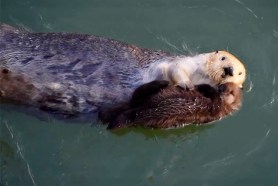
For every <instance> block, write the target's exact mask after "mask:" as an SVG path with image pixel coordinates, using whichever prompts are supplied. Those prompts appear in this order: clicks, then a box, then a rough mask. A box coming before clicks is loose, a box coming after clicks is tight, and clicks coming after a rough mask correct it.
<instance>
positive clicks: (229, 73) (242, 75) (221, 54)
mask: <svg viewBox="0 0 278 186" xmlns="http://www.w3.org/2000/svg"><path fill="white" fill-rule="evenodd" d="M206 67H207V71H208V75H209V76H210V78H211V79H212V80H213V81H214V82H216V83H218V84H224V83H228V82H231V83H235V84H236V85H238V86H239V87H240V88H242V84H243V83H244V81H245V79H246V70H245V67H244V65H243V64H242V62H240V61H239V59H237V58H236V57H235V56H234V55H232V54H230V53H229V52H226V51H216V52H212V53H209V59H208V61H207V63H206Z"/></svg>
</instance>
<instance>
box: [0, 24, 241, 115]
mask: <svg viewBox="0 0 278 186" xmlns="http://www.w3.org/2000/svg"><path fill="white" fill-rule="evenodd" d="M0 41H1V42H0V81H1V83H0V92H1V94H0V97H1V99H10V100H13V101H15V102H20V103H22V104H27V105H33V106H36V107H40V108H43V109H44V110H54V111H56V112H61V113H69V114H79V113H91V112H96V111H98V110H99V109H100V108H102V107H110V106H113V105H117V104H119V103H121V102H125V101H128V100H129V99H130V96H131V95H132V92H134V90H135V89H136V88H137V87H139V86H140V85H143V84H145V83H148V82H151V81H153V80H167V81H169V82H170V84H171V85H176V86H181V87H183V88H192V87H193V85H196V84H209V85H211V86H217V85H218V84H223V83H226V82H233V83H235V84H237V85H238V86H240V87H241V86H242V84H243V83H244V81H245V76H246V72H245V68H244V65H243V64H242V63H241V62H240V61H239V60H238V59H237V58H236V57H235V56H233V55H232V54H230V53H228V52H226V51H216V52H210V53H205V54H199V55H195V56H185V55H179V56H178V55H175V54H170V53H168V52H163V51H159V50H157V51H155V50H149V49H144V48H140V47H137V46H135V45H131V44H127V43H123V42H120V41H116V40H113V39H109V38H103V37H98V36H93V35H86V34H73V33H30V32H27V31H23V30H19V29H16V28H14V27H12V26H8V25H5V24H0ZM5 71H8V73H4V72H5ZM2 72H3V73H2ZM18 79H20V81H18ZM10 84H12V86H9V85H10ZM28 87H31V89H30V90H29V88H28ZM29 92H31V93H29ZM21 94H22V95H24V99H22V97H20V96H18V95H21Z"/></svg>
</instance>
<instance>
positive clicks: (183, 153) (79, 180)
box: [0, 0, 278, 186]
mask: <svg viewBox="0 0 278 186" xmlns="http://www.w3.org/2000/svg"><path fill="white" fill-rule="evenodd" d="M0 9H1V21H2V22H6V23H9V24H13V25H19V26H21V27H24V28H25V29H27V30H33V31H39V32H58V31H67V32H79V33H90V34H95V35H101V36H105V37H110V38H114V39H118V40H122V41H125V42H128V43H133V44H137V45H139V46H142V47H146V48H154V49H161V50H167V51H170V52H174V53H183V54H188V55H192V54H196V53H202V52H208V51H213V50H220V49H226V50H229V51H230V52H231V53H233V54H235V55H236V56H238V57H239V59H241V60H242V61H243V62H244V63H245V64H246V67H247V72H248V80H247V83H246V84H245V86H244V103H243V107H242V109H241V110H240V111H239V112H237V113H236V114H235V115H233V116H231V117H228V118H227V119H224V120H222V121H220V122H216V123H215V124H213V125H209V126H204V127H203V126H202V127H196V126H189V127H186V128H183V129H173V130H146V129H141V128H136V129H135V128H131V129H124V130H121V131H117V132H110V131H107V130H106V129H105V126H102V125H92V123H95V122H92V123H90V122H87V123H85V124H84V123H82V124H81V123H80V124H76V122H70V121H69V120H60V119H56V118H52V117H51V116H49V115H47V114H46V115H44V114H42V113H36V114H35V115H36V117H35V116H33V115H34V110H32V111H30V112H28V110H25V109H23V110H24V112H22V111H21V110H20V109H19V110H18V109H14V107H11V106H7V105H1V106H0V117H1V126H0V129H1V130H0V145H1V146H0V147H1V148H0V160H1V164H0V167H1V170H0V174H1V177H0V185H40V186H41V185H42V186H43V185H47V186H48V185H112V184H113V185H115V184H116V185H160V186H161V185H244V186H245V185H252V186H253V185H268V186H269V185H277V182H278V178H277V172H278V167H277V164H278V158H277V157H278V150H277V148H275V147H276V146H277V140H278V139H277V136H278V126H277V124H276V123H277V119H278V116H277V110H278V96H277V92H278V87H277V83H276V79H277V71H278V69H277V67H278V65H277V64H278V63H277V59H278V53H277V51H278V22H277V19H278V14H277V12H278V2H277V1H276V0H269V1H261V0H234V1H220V0H211V1H205V0H198V1H196V0H187V1H183V0H174V1H170V0H169V1H168V0H163V1H161V0H154V1H148V0H142V1H127V0H117V1H113V2H112V1H108V0H104V1H99V0H84V1H78V2H77V1H74V0H67V1H66V0H60V1H54V0H49V1H47V2H46V1H42V0H24V1H22V0H2V1H1V7H0ZM37 116H40V117H37Z"/></svg>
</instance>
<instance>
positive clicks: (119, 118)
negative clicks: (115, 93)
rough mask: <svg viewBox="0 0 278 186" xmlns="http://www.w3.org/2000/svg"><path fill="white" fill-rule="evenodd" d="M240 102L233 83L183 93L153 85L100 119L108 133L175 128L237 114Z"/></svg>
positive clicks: (237, 91)
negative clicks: (136, 127) (135, 128)
mask: <svg viewBox="0 0 278 186" xmlns="http://www.w3.org/2000/svg"><path fill="white" fill-rule="evenodd" d="M241 102H242V96H241V90H240V88H239V87H238V86H237V85H236V84H234V83H225V84H222V85H219V86H218V88H217V89H216V88H214V87H212V86H210V85H208V84H202V85H198V86H195V88H194V89H193V90H184V89H181V88H180V87H176V86H172V85H169V84H168V83H167V82H165V81H153V82H150V83H147V84H145V85H142V86H140V87H139V88H137V89H136V90H135V92H134V93H133V96H132V99H131V100H130V102H129V103H128V104H123V105H122V106H119V107H116V108H114V109H111V110H104V111H101V112H100V114H99V117H100V119H101V120H102V121H103V122H104V123H108V129H115V128H125V127H130V126H143V127H145V128H175V127H181V126H185V125H189V124H204V123H209V122H213V121H216V120H220V119H222V118H224V117H226V116H228V115H230V114H232V113H233V112H235V111H237V110H238V109H239V108H240V106H241Z"/></svg>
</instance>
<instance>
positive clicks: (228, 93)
mask: <svg viewBox="0 0 278 186" xmlns="http://www.w3.org/2000/svg"><path fill="white" fill-rule="evenodd" d="M218 89H219V93H220V95H221V99H222V100H223V101H224V102H225V103H227V104H229V105H233V104H236V103H238V102H239V100H241V89H240V87H238V86H237V84H235V83H225V84H221V85H219V87H218Z"/></svg>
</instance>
